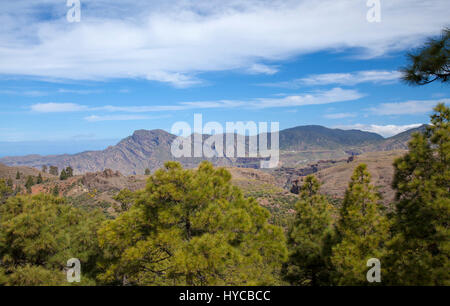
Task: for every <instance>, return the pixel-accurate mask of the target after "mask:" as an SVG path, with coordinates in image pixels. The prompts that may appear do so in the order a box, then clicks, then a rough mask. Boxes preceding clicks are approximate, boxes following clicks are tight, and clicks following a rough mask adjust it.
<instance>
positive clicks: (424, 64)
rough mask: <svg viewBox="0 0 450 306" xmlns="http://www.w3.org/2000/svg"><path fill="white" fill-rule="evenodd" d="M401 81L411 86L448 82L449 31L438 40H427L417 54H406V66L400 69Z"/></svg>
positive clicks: (449, 58)
mask: <svg viewBox="0 0 450 306" xmlns="http://www.w3.org/2000/svg"><path fill="white" fill-rule="evenodd" d="M401 72H402V73H403V80H404V81H405V82H406V83H408V84H411V85H425V84H429V83H432V82H435V81H440V82H442V83H447V84H448V83H449V81H450V29H445V30H443V32H442V36H441V37H440V38H433V39H429V41H428V42H427V43H426V44H425V46H424V47H423V48H422V49H420V50H418V51H417V52H413V53H409V54H408V65H407V66H406V67H404V68H402V69H401Z"/></svg>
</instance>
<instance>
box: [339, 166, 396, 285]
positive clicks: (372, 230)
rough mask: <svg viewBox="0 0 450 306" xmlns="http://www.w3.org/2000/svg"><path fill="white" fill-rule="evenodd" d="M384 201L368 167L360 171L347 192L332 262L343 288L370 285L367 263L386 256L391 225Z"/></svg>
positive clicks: (360, 168)
mask: <svg viewBox="0 0 450 306" xmlns="http://www.w3.org/2000/svg"><path fill="white" fill-rule="evenodd" d="M379 201H380V197H379V195H378V193H377V192H376V191H375V189H374V187H373V186H372V185H371V184H370V174H369V172H368V171H367V166H366V165H365V164H361V165H359V166H358V167H356V169H355V171H354V172H353V176H352V178H351V181H350V183H349V187H348V189H347V190H346V193H345V198H344V201H343V204H342V207H341V209H340V216H339V217H340V218H339V221H338V224H337V227H336V234H337V239H336V245H335V246H334V247H333V251H332V257H331V261H332V263H333V266H334V268H335V269H336V276H335V282H336V283H337V284H339V285H366V284H367V279H366V274H367V270H368V269H367V261H368V260H369V259H371V258H377V259H380V258H382V256H383V255H384V252H385V250H384V241H385V240H386V239H387V238H388V231H389V224H388V222H387V219H386V217H384V216H383V215H382V213H381V207H380V204H379Z"/></svg>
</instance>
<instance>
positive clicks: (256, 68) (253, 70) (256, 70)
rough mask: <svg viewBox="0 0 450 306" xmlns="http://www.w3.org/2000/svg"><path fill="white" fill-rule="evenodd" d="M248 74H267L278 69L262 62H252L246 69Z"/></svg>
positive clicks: (271, 73) (274, 72)
mask: <svg viewBox="0 0 450 306" xmlns="http://www.w3.org/2000/svg"><path fill="white" fill-rule="evenodd" d="M247 71H248V72H249V73H250V74H267V75H273V74H276V73H277V72H278V69H277V68H275V67H274V66H267V65H262V64H253V65H252V66H251V67H250V68H248V70H247Z"/></svg>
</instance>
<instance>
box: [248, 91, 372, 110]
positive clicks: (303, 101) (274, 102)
mask: <svg viewBox="0 0 450 306" xmlns="http://www.w3.org/2000/svg"><path fill="white" fill-rule="evenodd" d="M363 96H364V95H363V94H361V93H359V92H358V91H356V90H347V89H342V88H333V89H331V90H326V91H317V92H315V93H312V94H303V95H295V96H286V97H284V98H265V99H258V102H256V103H255V102H253V103H252V104H251V105H252V106H253V107H255V108H271V107H290V106H305V105H320V104H330V103H336V102H344V101H354V100H358V99H360V98H362V97H363Z"/></svg>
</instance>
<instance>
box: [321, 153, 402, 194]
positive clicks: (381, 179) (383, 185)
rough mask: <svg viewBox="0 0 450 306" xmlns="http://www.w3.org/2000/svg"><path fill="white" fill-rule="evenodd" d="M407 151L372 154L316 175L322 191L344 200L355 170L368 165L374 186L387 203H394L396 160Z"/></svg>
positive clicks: (360, 156)
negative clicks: (362, 164)
mask: <svg viewBox="0 0 450 306" xmlns="http://www.w3.org/2000/svg"><path fill="white" fill-rule="evenodd" d="M405 152H406V151H404V150H397V151H387V152H370V153H364V154H362V155H359V156H357V157H356V158H355V160H354V161H353V162H351V163H346V162H342V163H340V164H337V165H335V166H333V167H330V168H327V169H324V170H321V171H319V172H318V173H317V174H316V175H317V177H318V178H319V180H320V181H321V182H322V183H323V185H322V187H321V191H322V192H323V193H326V194H328V195H331V196H333V197H338V198H343V197H344V193H345V189H346V188H347V186H348V182H349V181H350V178H351V176H352V173H353V170H354V169H355V167H356V166H358V165H359V164H361V163H365V164H367V167H368V169H369V172H370V174H371V175H372V184H373V185H375V186H377V187H378V190H379V192H380V193H381V195H382V196H383V200H384V202H385V203H389V202H392V200H393V199H394V196H395V193H394V191H393V190H392V188H391V183H392V177H393V175H394V168H393V166H392V164H393V162H394V160H395V159H396V158H398V157H400V156H402V155H403V154H404V153H405Z"/></svg>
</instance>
